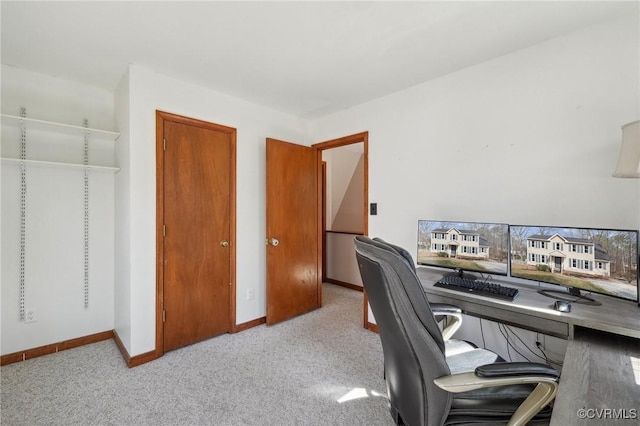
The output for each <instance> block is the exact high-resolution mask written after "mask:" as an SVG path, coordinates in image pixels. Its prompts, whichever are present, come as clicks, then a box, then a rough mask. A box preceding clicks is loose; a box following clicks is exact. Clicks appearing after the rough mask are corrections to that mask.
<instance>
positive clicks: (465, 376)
mask: <svg viewBox="0 0 640 426" xmlns="http://www.w3.org/2000/svg"><path fill="white" fill-rule="evenodd" d="M501 364H503V365H501ZM504 364H517V365H515V366H511V367H509V366H508V365H504ZM524 364H531V365H530V367H529V368H530V371H536V373H532V374H525V373H524V371H525V370H526V369H527V367H525V366H524ZM488 365H498V367H489V369H488V370H489V371H490V372H489V374H490V375H491V374H494V375H493V376H491V377H486V376H485V377H482V376H478V375H477V374H476V373H475V372H469V373H459V374H453V375H450V376H443V377H439V378H437V379H434V380H433V382H434V383H435V384H436V385H437V386H438V387H439V388H441V389H443V390H445V391H447V392H451V393H460V392H467V391H472V390H476V389H481V388H488V387H494V386H509V385H520V384H528V383H530V384H536V383H537V386H536V387H535V389H534V390H533V391H532V392H531V394H529V396H528V397H527V399H525V400H524V401H523V402H522V404H520V406H519V407H518V409H517V410H516V412H515V413H513V416H511V419H510V420H509V423H508V425H509V426H522V425H526V424H527V422H528V421H529V420H531V419H532V418H533V417H534V416H535V415H536V414H537V413H538V412H539V411H540V410H541V409H542V408H544V407H545V406H546V405H548V404H549V403H550V402H551V401H553V399H554V398H555V396H556V392H557V391H558V376H557V372H556V374H555V375H550V374H549V371H546V369H542V368H540V367H538V366H537V365H538V364H535V363H520V362H517V363H510V362H503V363H496V364H488ZM482 367H485V369H484V370H485V371H486V370H487V369H486V367H487V366H482ZM494 369H495V370H496V371H492V370H494ZM509 369H511V370H513V371H517V373H515V374H513V375H507V374H506V372H507V371H508V370H509ZM551 370H553V369H551ZM499 371H502V372H504V374H498V372H499Z"/></svg>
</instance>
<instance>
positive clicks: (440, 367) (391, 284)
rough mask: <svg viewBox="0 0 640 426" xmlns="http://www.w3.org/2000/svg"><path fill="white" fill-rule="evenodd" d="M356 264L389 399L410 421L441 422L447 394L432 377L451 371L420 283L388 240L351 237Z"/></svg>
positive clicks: (414, 423)
mask: <svg viewBox="0 0 640 426" xmlns="http://www.w3.org/2000/svg"><path fill="white" fill-rule="evenodd" d="M355 245H356V257H357V259H358V267H359V268H360V275H361V276H362V282H363V284H364V288H365V291H366V293H367V297H368V299H369V303H370V305H371V310H372V311H373V315H374V316H375V319H376V324H377V326H378V331H379V333H380V340H381V342H382V350H383V353H384V366H385V378H386V381H387V390H388V392H389V400H390V402H391V405H392V406H393V407H394V408H395V409H396V410H397V411H398V412H399V413H400V415H401V416H402V418H403V420H404V421H405V423H406V424H409V425H427V424H428V425H439V424H442V422H443V420H444V419H445V418H446V416H447V413H448V412H449V407H450V406H451V395H450V394H449V393H448V392H445V391H443V390H442V389H440V388H439V387H437V386H436V385H435V384H434V383H433V379H435V378H437V377H441V376H445V375H448V374H450V371H449V367H448V366H447V363H446V360H445V356H444V341H443V339H442V334H441V332H440V329H439V328H438V325H437V323H436V320H435V318H434V317H433V314H432V313H431V307H430V306H429V302H428V301H427V298H426V296H425V294H424V290H423V288H422V284H421V283H420V280H419V279H418V277H417V276H416V273H415V270H414V269H413V267H411V266H409V265H408V263H407V261H406V259H405V258H403V257H402V256H401V255H400V254H398V253H397V251H396V250H395V249H393V248H392V247H389V246H388V245H387V244H385V243H383V242H380V241H374V240H371V239H370V238H368V237H365V236H357V237H356V239H355Z"/></svg>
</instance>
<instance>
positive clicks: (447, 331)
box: [430, 303, 462, 340]
mask: <svg viewBox="0 0 640 426" xmlns="http://www.w3.org/2000/svg"><path fill="white" fill-rule="evenodd" d="M430 306H431V312H432V313H433V315H434V316H446V317H447V318H449V319H450V320H451V322H450V323H449V325H447V326H446V327H445V328H444V329H443V330H442V338H443V339H444V340H449V339H450V338H451V336H453V334H454V333H455V332H456V331H458V329H459V328H460V326H461V325H462V309H460V308H458V307H457V306H454V305H449V304H448V303H432V304H430Z"/></svg>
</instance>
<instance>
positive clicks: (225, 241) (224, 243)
mask: <svg viewBox="0 0 640 426" xmlns="http://www.w3.org/2000/svg"><path fill="white" fill-rule="evenodd" d="M220 245H221V246H222V247H229V241H227V240H222V241H220Z"/></svg>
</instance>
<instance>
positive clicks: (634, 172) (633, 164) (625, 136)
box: [613, 121, 640, 179]
mask: <svg viewBox="0 0 640 426" xmlns="http://www.w3.org/2000/svg"><path fill="white" fill-rule="evenodd" d="M613 177H618V178H636V179H639V178H640V121H634V122H631V123H628V124H625V125H624V126H622V145H621V146H620V157H619V158H618V166H617V167H616V171H615V172H614V173H613Z"/></svg>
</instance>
